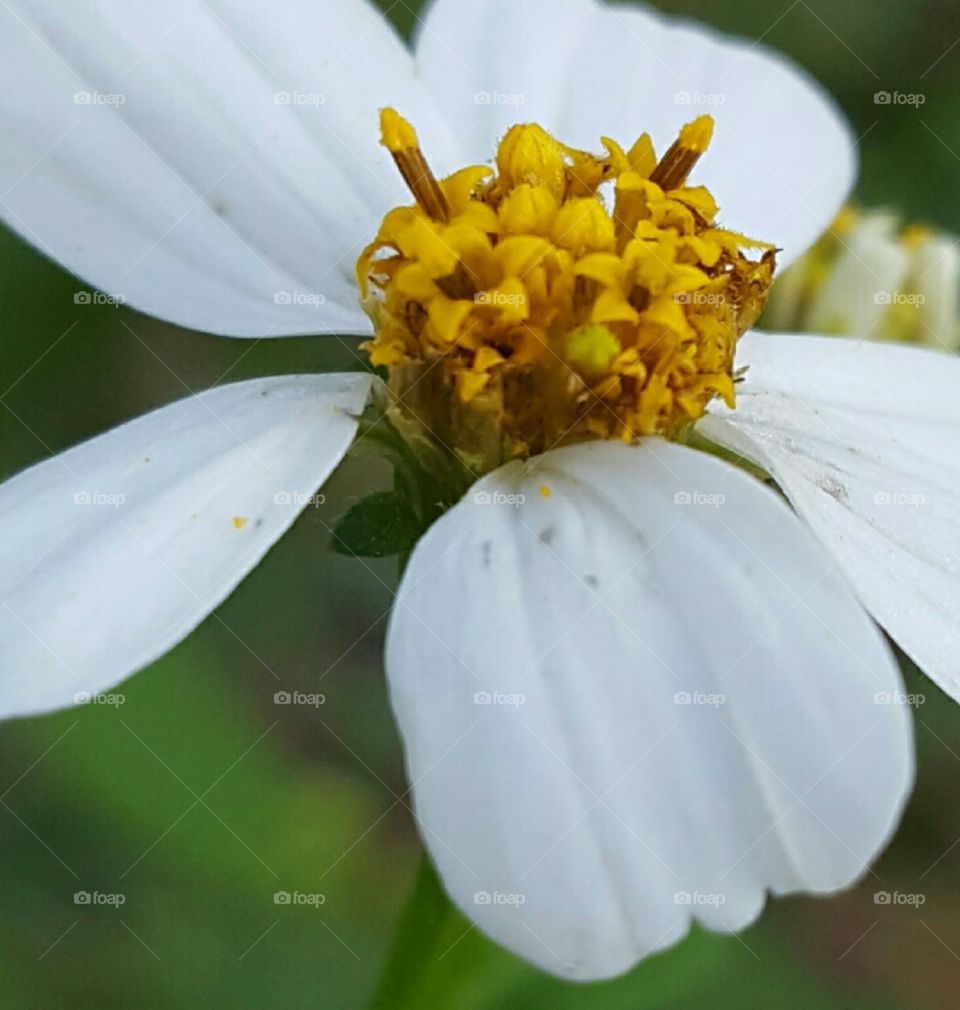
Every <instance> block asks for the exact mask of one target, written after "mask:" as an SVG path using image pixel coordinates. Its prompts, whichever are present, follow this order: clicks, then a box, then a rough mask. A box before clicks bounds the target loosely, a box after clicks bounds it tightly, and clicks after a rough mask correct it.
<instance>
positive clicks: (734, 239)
mask: <svg viewBox="0 0 960 1010" xmlns="http://www.w3.org/2000/svg"><path fill="white" fill-rule="evenodd" d="M381 129H382V137H383V143H384V146H385V147H386V148H387V149H388V150H389V151H390V152H391V154H392V155H393V157H394V160H395V161H396V163H397V166H398V168H399V170H400V172H401V173H402V174H403V177H404V179H405V180H406V181H407V184H408V185H409V187H410V189H411V191H412V192H413V194H414V196H415V198H416V203H415V204H414V205H412V206H409V207H400V208H397V209H395V210H392V211H390V213H388V214H387V216H386V217H385V218H384V220H383V223H382V225H381V226H380V231H379V233H378V235H377V237H376V239H375V240H374V241H373V242H372V243H371V244H370V245H369V246H368V247H367V248H366V249H365V250H364V252H363V254H362V256H361V257H360V260H359V262H358V264H357V278H358V281H359V284H360V289H361V293H362V296H363V301H364V305H365V307H366V309H367V311H368V312H369V313H370V315H371V318H372V319H373V321H374V324H375V328H376V336H375V337H374V339H373V340H372V341H370V343H368V344H367V345H366V349H367V350H368V352H369V354H370V357H371V360H372V362H373V364H375V365H378V366H386V367H387V368H388V370H389V374H390V382H389V387H390V389H391V390H392V392H393V395H394V404H393V412H394V417H395V420H399V421H400V426H401V427H403V426H406V427H408V428H410V427H413V428H419V429H420V430H421V432H422V433H423V434H424V436H425V437H430V438H432V439H434V440H435V441H437V442H440V443H442V444H443V445H444V446H446V447H447V448H449V449H451V450H454V451H456V452H457V453H459V454H460V455H461V456H463V457H469V458H470V462H471V464H472V465H474V466H477V467H480V468H486V467H488V466H495V465H498V464H499V463H500V462H502V461H503V460H505V459H507V458H510V457H513V456H525V455H529V454H533V453H539V452H542V451H544V450H546V449H549V448H552V447H554V446H556V445H559V444H563V443H565V442H569V441H575V440H578V439H583V438H589V437H603V438H610V437H619V438H623V439H626V440H631V439H633V438H636V437H637V436H642V435H663V436H666V437H674V436H676V435H677V434H678V433H679V432H680V431H681V430H682V429H683V428H684V427H685V426H686V425H688V424H689V423H690V422H692V421H695V420H696V419H697V418H699V417H701V416H702V415H703V413H704V411H705V410H706V407H707V405H708V403H709V402H710V401H711V400H712V399H713V398H714V397H717V396H719V397H721V398H722V399H723V400H724V401H725V402H726V403H728V404H729V405H730V406H733V404H734V371H733V368H734V352H735V349H736V342H737V339H738V338H739V337H740V336H741V335H742V334H743V333H744V332H745V331H746V330H747V329H748V328H749V327H750V326H751V325H753V323H754V322H755V321H756V319H757V317H758V316H759V314H760V311H761V309H762V308H763V304H764V301H765V299H766V295H767V291H768V289H769V287H770V284H771V281H772V278H773V271H774V268H775V251H774V248H773V246H771V245H768V244H765V243H762V242H755V241H752V240H750V239H747V238H745V237H744V236H742V235H739V234H737V233H735V232H730V231H726V230H723V229H721V228H719V227H718V226H717V224H716V217H717V213H718V208H717V204H716V202H715V201H714V199H713V196H712V195H711V194H710V192H709V191H708V190H707V189H705V188H704V187H700V186H689V185H688V184H687V178H688V176H689V173H690V171H691V170H692V169H693V167H694V165H695V164H696V162H697V161H698V160H699V158H700V156H701V155H702V154H703V153H704V152H705V151H706V149H707V147H708V145H709V143H710V139H711V137H712V133H713V121H712V119H710V117H709V116H701V117H700V118H699V119H697V120H695V121H694V122H693V123H690V124H688V125H687V126H685V127H683V129H682V130H681V132H680V136H679V138H678V140H677V141H676V142H675V143H674V144H673V145H672V146H671V147H670V149H669V150H668V151H667V152H666V153H665V154H664V156H663V157H662V158H661V159H659V160H658V159H657V157H656V155H655V153H654V148H653V144H652V143H651V141H650V138H649V137H648V136H647V135H646V134H644V135H643V136H642V137H640V139H639V140H638V141H637V142H636V143H635V144H634V145H633V146H632V147H631V148H630V150H629V151H626V152H625V151H624V150H623V149H622V148H621V147H620V146H619V145H618V144H617V143H616V142H615V141H612V140H609V139H606V138H604V139H603V145H604V147H605V148H606V153H605V154H603V155H592V154H588V153H586V152H583V151H579V150H575V149H573V148H570V147H567V146H565V145H563V144H561V143H560V142H559V141H558V140H556V139H555V138H553V137H552V136H551V135H550V134H549V133H547V132H546V130H544V129H543V128H542V127H540V126H537V125H519V126H514V127H513V128H511V129H510V130H509V131H508V132H507V134H506V136H505V137H504V138H503V140H502V141H501V143H500V146H499V150H498V151H497V153H496V171H493V170H492V169H490V168H486V167H483V166H477V167H471V168H465V169H462V170H461V171H459V172H456V173H455V174H454V175H452V176H449V177H448V178H446V179H441V180H438V179H436V178H435V177H434V175H433V173H432V172H431V171H430V168H429V166H428V164H427V162H426V160H425V158H424V155H423V153H422V152H421V150H420V147H419V144H418V141H417V137H416V133H415V132H414V130H413V127H412V126H410V124H409V123H407V122H406V121H405V120H404V119H402V118H401V117H400V116H399V115H398V114H397V113H396V112H394V111H393V110H392V109H386V110H384V111H383V113H382V122H381ZM604 189H609V190H610V192H609V193H604Z"/></svg>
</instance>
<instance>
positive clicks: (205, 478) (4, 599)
mask: <svg viewBox="0 0 960 1010" xmlns="http://www.w3.org/2000/svg"><path fill="white" fill-rule="evenodd" d="M369 385H370V380H369V378H368V377H367V376H363V375H299V376H283V377H277V378H269V379H254V380H252V381H250V382H241V383H236V384H235V385H229V386H220V387H217V388H215V389H212V390H210V391H208V392H205V393H201V394H199V395H197V396H192V397H189V398H187V399H185V400H181V401H180V402H178V403H174V404H171V405H170V406H167V407H163V408H162V409H160V410H157V411H154V412H153V413H151V414H147V415H145V416H144V417H140V418H137V419H136V420H134V421H131V422H129V423H128V424H125V425H123V426H122V427H120V428H116V429H114V430H113V431H111V432H108V433H107V434H105V435H101V436H99V437H98V438H94V439H92V440H91V441H89V442H85V443H83V444H82V445H79V446H77V447H76V448H74V449H71V450H70V451H69V452H65V453H62V454H61V455H59V456H54V457H53V458H51V459H49V460H46V461H45V462H43V463H40V464H38V465H37V466H34V467H32V468H31V469H29V470H26V471H25V472H24V473H22V474H20V475H18V476H17V477H14V478H13V479H12V480H10V481H8V482H7V483H6V484H3V485H2V486H0V716H2V717H7V716H11V715H23V714H28V713H34V712H44V711H48V710H50V709H54V708H59V707H62V706H65V705H69V704H72V703H73V702H74V701H75V700H77V696H78V695H80V694H83V693H87V694H91V693H96V692H100V691H104V690H106V689H107V688H109V687H112V686H113V685H114V684H116V683H118V682H119V681H120V680H122V679H123V678H124V677H126V676H127V675H128V674H130V673H133V672H134V671H135V670H138V669H140V668H141V667H143V666H145V665H147V664H148V663H150V662H152V661H153V660H154V659H156V658H157V657H158V656H161V655H162V654H163V653H164V652H166V651H167V650H168V649H170V648H171V647H172V646H173V645H175V644H176V643H177V642H179V641H180V640H181V639H182V638H184V637H185V636H186V635H187V634H189V632H190V631H192V630H193V629H194V628H195V627H196V626H197V625H198V624H199V623H200V621H202V620H203V618H204V617H206V615H207V614H209V613H210V612H211V611H212V610H213V609H214V608H215V607H216V606H217V605H218V604H219V603H220V602H221V601H222V600H223V599H224V598H225V597H226V596H227V595H228V594H229V593H230V592H231V591H232V590H233V588H234V587H235V586H236V585H237V583H238V582H240V580H241V579H242V578H243V577H244V576H245V575H246V574H247V573H248V572H249V571H250V570H251V569H252V568H253V567H254V566H255V565H256V564H257V562H258V561H259V560H260V559H261V558H262V557H263V555H264V554H265V553H266V552H267V550H269V548H270V547H271V546H272V545H273V543H274V541H276V540H277V539H278V538H279V537H280V536H281V534H282V533H284V531H285V530H286V529H287V528H288V527H289V526H290V524H291V523H292V522H293V521H294V519H296V517H297V515H298V514H299V513H300V511H301V510H302V508H303V506H304V504H305V503H306V501H307V499H308V497H309V496H310V495H312V494H313V492H314V491H315V490H316V489H317V488H318V487H319V486H320V485H321V484H322V483H323V482H324V481H325V480H326V479H327V477H328V476H329V474H330V473H331V471H332V470H333V469H334V467H335V466H336V465H337V463H339V462H340V460H341V459H342V458H343V455H344V454H345V453H346V451H347V449H348V448H349V446H350V443H351V441H352V439H353V436H354V433H355V431H356V428H357V422H356V420H355V419H354V417H353V416H351V415H352V414H354V413H358V412H359V411H361V410H362V409H363V404H364V401H365V398H366V395H367V392H368V390H369Z"/></svg>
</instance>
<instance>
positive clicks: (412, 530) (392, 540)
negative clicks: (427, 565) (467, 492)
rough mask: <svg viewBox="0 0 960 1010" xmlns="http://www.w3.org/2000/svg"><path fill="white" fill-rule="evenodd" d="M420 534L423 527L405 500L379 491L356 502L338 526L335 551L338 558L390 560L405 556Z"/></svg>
mask: <svg viewBox="0 0 960 1010" xmlns="http://www.w3.org/2000/svg"><path fill="white" fill-rule="evenodd" d="M420 533H421V523H420V520H419V519H418V518H417V514H416V512H415V511H414V510H413V509H412V508H411V507H410V505H409V504H408V502H407V499H406V497H405V496H402V495H400V494H399V493H398V492H397V491H378V492H376V493H375V494H371V495H368V496H367V497H366V498H363V499H361V500H360V501H359V502H357V504H356V505H354V506H353V508H351V509H350V511H349V512H347V513H346V515H344V516H343V518H342V519H341V520H340V521H339V522H338V523H337V528H336V529H335V530H334V533H333V549H334V550H335V551H336V552H337V553H338V554H348V555H352V556H359V557H364V558H389V557H392V556H394V555H397V554H400V555H403V554H406V553H407V552H408V551H410V550H411V549H412V548H413V545H414V544H415V543H416V542H417V540H418V538H419V536H420Z"/></svg>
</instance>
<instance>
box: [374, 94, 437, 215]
mask: <svg viewBox="0 0 960 1010" xmlns="http://www.w3.org/2000/svg"><path fill="white" fill-rule="evenodd" d="M380 134H381V139H380V143H382V144H383V146H384V147H385V148H386V149H387V150H388V151H389V152H390V153H391V154H392V155H393V160H394V162H396V165H397V168H398V169H399V170H400V174H401V175H402V176H403V181H404V182H405V183H406V184H407V185H408V186H409V187H410V192H411V193H413V195H414V197H415V198H416V201H417V203H418V204H420V206H421V207H422V208H423V210H424V211H426V213H427V215H428V216H429V217H431V218H433V220H434V221H442V222H443V223H444V224H446V223H447V222H448V221H449V220H450V206H449V204H448V203H447V198H446V197H445V196H444V195H443V190H442V189H441V188H440V183H438V182H437V178H436V176H435V175H434V174H433V172H432V171H431V170H430V166H429V165H428V164H427V159H426V158H425V157H424V156H423V151H421V150H420V143H419V141H418V140H417V131H416V130H414V128H413V127H412V126H411V125H410V123H408V122H407V121H406V120H405V119H404V118H403V116H401V115H400V114H399V113H397V112H396V111H395V110H393V109H383V110H381V112H380Z"/></svg>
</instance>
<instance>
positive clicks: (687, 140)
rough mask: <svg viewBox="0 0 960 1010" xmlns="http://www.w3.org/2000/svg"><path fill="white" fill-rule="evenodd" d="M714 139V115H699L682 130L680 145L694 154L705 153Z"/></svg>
mask: <svg viewBox="0 0 960 1010" xmlns="http://www.w3.org/2000/svg"><path fill="white" fill-rule="evenodd" d="M711 140H713V116H698V117H697V118H696V119H695V120H694V121H693V122H692V123H687V125H686V126H684V128H683V129H682V130H681V131H680V146H681V147H684V148H686V149H687V150H688V151H692V152H693V153H694V154H703V153H704V151H706V149H707V148H708V147H709V146H710V141H711Z"/></svg>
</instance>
